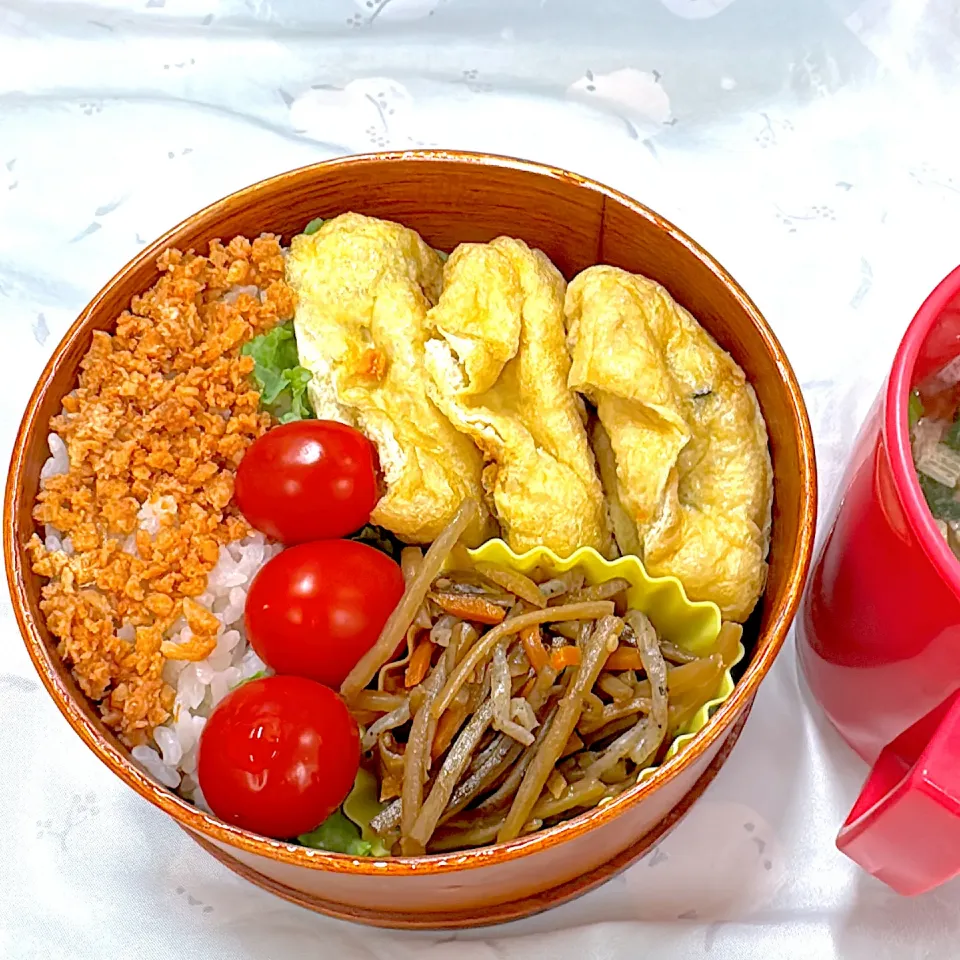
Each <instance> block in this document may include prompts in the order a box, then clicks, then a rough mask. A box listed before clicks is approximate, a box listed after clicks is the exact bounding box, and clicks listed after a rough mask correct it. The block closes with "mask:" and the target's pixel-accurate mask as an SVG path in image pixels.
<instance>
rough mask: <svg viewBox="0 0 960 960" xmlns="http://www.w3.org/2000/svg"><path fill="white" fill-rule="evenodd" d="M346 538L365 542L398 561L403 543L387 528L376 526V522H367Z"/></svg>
mask: <svg viewBox="0 0 960 960" xmlns="http://www.w3.org/2000/svg"><path fill="white" fill-rule="evenodd" d="M346 539H347V540H356V541H357V542H359V543H365V544H367V546H369V547H373V548H374V549H375V550H379V551H380V552H381V553H385V554H386V555H387V556H388V557H390V558H391V559H392V560H396V561H397V562H399V560H400V551H401V550H402V549H403V543H401V541H399V540H398V539H397V538H396V537H395V536H394V535H393V534H392V533H391V532H390V531H389V530H385V529H384V528H383V527H378V526H377V525H376V524H373V523H368V524H367V525H366V526H365V527H361V528H360V529H359V530H358V531H357V532H356V533H351V534H350V536H349V537H347V538H346Z"/></svg>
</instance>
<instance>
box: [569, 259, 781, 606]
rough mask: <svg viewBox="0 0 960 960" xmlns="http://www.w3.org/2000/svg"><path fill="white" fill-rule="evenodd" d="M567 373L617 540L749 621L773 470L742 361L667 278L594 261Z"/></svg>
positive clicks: (574, 303)
mask: <svg viewBox="0 0 960 960" xmlns="http://www.w3.org/2000/svg"><path fill="white" fill-rule="evenodd" d="M565 309H566V317H567V343H568V347H569V349H570V353H571V356H572V361H573V362H572V366H571V369H570V377H569V385H570V387H571V388H572V389H574V390H577V391H579V392H581V393H583V394H584V395H585V396H586V397H588V398H589V399H590V400H591V401H592V402H593V403H594V404H595V406H596V408H597V416H598V419H599V421H600V426H599V427H598V428H597V429H595V430H594V432H593V441H594V447H595V450H596V452H597V458H598V461H599V464H600V471H601V476H602V477H603V480H604V486H605V489H606V490H607V491H608V505H609V510H610V515H611V519H612V521H613V524H614V531H615V534H616V538H617V541H618V544H619V546H620V548H621V550H623V551H624V552H629V553H636V554H638V555H639V556H640V557H641V559H642V560H643V561H644V564H645V566H646V568H647V570H648V571H649V572H650V573H651V574H653V575H655V576H662V575H671V576H675V577H677V578H678V579H679V580H680V581H681V582H682V583H683V585H684V587H685V588H686V591H687V594H688V595H689V596H690V597H691V598H693V599H696V600H712V601H714V602H715V603H716V604H717V605H718V606H719V607H720V609H721V611H722V612H723V615H724V617H725V618H727V619H731V620H737V621H743V620H745V619H746V618H747V617H748V616H749V615H750V612H751V611H752V610H753V608H754V606H755V605H756V602H757V599H758V598H759V597H760V594H761V593H762V592H763V588H764V584H765V581H766V572H767V565H766V556H767V550H768V548H769V542H770V513H771V506H772V501H773V470H772V467H771V463H770V453H769V448H768V443H767V430H766V425H765V424H764V421H763V417H762V415H761V413H760V407H759V405H758V403H757V399H756V395H755V394H754V392H753V388H752V387H751V386H750V385H749V384H748V383H747V382H746V378H745V377H744V374H743V371H742V370H741V369H740V367H739V366H737V364H736V363H735V362H734V361H733V359H732V358H731V357H730V356H729V354H727V353H726V352H725V351H724V350H722V349H721V348H720V347H719V346H718V345H717V344H716V343H715V342H714V340H713V339H712V337H710V335H709V334H708V333H707V332H706V331H705V330H704V329H703V328H702V327H701V326H700V324H698V323H697V321H696V320H694V318H693V317H692V316H690V314H689V313H688V312H687V311H686V310H684V309H683V307H681V306H679V304H677V303H676V302H675V301H674V300H673V298H672V297H671V296H670V294H669V293H667V291H666V290H664V289H663V288H662V287H661V286H659V285H658V284H656V283H653V282H652V281H650V280H647V279H646V278H644V277H641V276H637V275H634V274H630V273H627V272H625V271H623V270H619V269H617V268H615V267H607V266H598V267H590V268H588V269H587V270H584V271H583V272H582V273H581V274H579V275H578V276H577V277H576V278H575V279H574V280H573V282H572V283H571V284H570V286H569V289H568V290H567V296H566V308H565Z"/></svg>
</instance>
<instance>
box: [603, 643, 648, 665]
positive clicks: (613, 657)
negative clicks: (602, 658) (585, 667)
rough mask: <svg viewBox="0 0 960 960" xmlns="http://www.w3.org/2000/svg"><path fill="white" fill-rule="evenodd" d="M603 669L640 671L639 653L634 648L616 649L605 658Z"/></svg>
mask: <svg viewBox="0 0 960 960" xmlns="http://www.w3.org/2000/svg"><path fill="white" fill-rule="evenodd" d="M604 669H606V670H642V669H643V663H641V661H640V651H639V650H637V648H636V647H617V649H616V650H614V651H613V653H611V654H610V656H609V657H607V662H606V663H605V664H604Z"/></svg>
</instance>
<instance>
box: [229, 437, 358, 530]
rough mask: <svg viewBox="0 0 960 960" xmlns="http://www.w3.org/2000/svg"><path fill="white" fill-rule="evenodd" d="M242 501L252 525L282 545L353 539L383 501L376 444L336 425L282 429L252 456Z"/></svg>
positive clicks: (243, 474)
mask: <svg viewBox="0 0 960 960" xmlns="http://www.w3.org/2000/svg"><path fill="white" fill-rule="evenodd" d="M234 497H235V499H236V501H237V506H238V507H239V508H240V512H241V513H242V514H243V515H244V516H245V517H246V518H247V522H248V523H249V524H250V525H251V526H253V527H256V528H257V530H260V531H261V532H263V533H265V534H266V535H267V536H268V537H272V538H273V539H274V540H280V541H281V542H282V543H306V542H308V541H310V540H327V539H331V538H333V537H342V536H344V535H345V534H348V533H353V531H354V530H359V529H360V527H362V526H363V525H364V524H365V523H366V522H367V521H368V520H369V519H370V511H371V510H372V509H373V507H374V504H376V502H377V472H376V453H375V451H374V448H373V444H371V443H370V441H369V440H368V439H367V438H366V437H365V436H364V435H363V434H362V433H360V432H359V431H357V430H354V429H353V427H348V426H347V425H346V424H343V423H335V422H334V421H333V420H299V421H297V422H295V423H286V424H282V425H281V426H278V427H274V428H273V429H271V430H268V431H267V432H266V433H265V434H264V435H263V436H262V437H259V438H258V439H256V440H254V442H253V443H252V444H250V446H249V448H248V449H247V452H246V453H245V454H244V457H243V460H241V461H240V466H239V468H238V469H237V479H236V486H235V489H234Z"/></svg>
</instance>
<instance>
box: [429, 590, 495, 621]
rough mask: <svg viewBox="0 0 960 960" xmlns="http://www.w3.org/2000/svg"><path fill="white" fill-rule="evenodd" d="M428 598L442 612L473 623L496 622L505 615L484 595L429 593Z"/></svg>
mask: <svg viewBox="0 0 960 960" xmlns="http://www.w3.org/2000/svg"><path fill="white" fill-rule="evenodd" d="M430 599H431V600H432V601H433V602H434V603H435V604H436V605H437V606H438V607H439V608H440V609H441V610H443V612H444V613H450V614H452V615H453V616H455V617H459V618H460V619H461V620H471V621H473V622H474V623H487V624H491V625H493V624H496V623H500V622H501V621H502V620H503V618H504V617H505V616H506V615H507V611H506V610H504V609H503V607H500V606H497V604H495V603H491V602H490V601H489V600H487V599H486V598H484V597H477V596H472V595H470V594H459V593H431V594H430Z"/></svg>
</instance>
